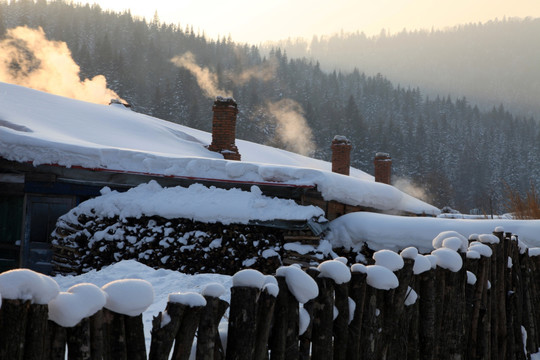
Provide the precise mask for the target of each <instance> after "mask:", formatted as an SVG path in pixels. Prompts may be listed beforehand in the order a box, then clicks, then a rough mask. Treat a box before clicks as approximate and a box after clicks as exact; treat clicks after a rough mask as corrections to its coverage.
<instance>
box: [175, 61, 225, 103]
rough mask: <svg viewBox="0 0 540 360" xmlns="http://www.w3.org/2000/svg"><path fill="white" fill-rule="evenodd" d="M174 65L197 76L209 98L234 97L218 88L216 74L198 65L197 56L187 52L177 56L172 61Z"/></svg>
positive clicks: (199, 83) (198, 82)
mask: <svg viewBox="0 0 540 360" xmlns="http://www.w3.org/2000/svg"><path fill="white" fill-rule="evenodd" d="M171 61H172V63H173V64H175V65H176V66H178V67H183V68H185V69H187V70H189V72H191V73H192V74H193V76H195V79H196V80H197V84H198V85H199V87H200V88H201V89H202V90H203V91H204V93H205V95H206V96H207V97H209V98H215V97H216V96H218V95H219V96H225V97H230V96H232V94H231V92H230V91H226V90H223V89H219V88H218V85H217V84H218V78H217V75H216V74H215V73H213V72H212V71H210V69H208V68H206V67H205V68H203V67H201V66H199V65H197V63H196V61H195V56H194V55H193V54H192V53H191V52H187V53H185V54H183V55H178V56H175V57H174V58H172V59H171Z"/></svg>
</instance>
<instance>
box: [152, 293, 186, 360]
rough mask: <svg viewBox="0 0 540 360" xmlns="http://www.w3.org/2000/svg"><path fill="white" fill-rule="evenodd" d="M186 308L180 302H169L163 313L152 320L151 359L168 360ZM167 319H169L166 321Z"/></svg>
mask: <svg viewBox="0 0 540 360" xmlns="http://www.w3.org/2000/svg"><path fill="white" fill-rule="evenodd" d="M184 310H185V308H184V307H183V306H182V305H181V304H178V303H175V302H168V303H167V306H166V308H165V311H164V312H163V313H161V312H160V313H159V314H158V316H154V319H153V320H152V340H151V342H150V354H149V360H168V359H169V354H170V352H171V349H172V346H173V342H174V338H175V337H176V334H177V333H178V329H179V327H180V322H181V321H182V317H183V316H184ZM165 319H167V321H164V320H165Z"/></svg>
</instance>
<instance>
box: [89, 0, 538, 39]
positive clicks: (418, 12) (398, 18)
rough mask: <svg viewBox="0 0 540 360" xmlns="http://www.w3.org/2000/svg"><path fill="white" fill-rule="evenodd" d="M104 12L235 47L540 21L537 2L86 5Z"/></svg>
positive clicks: (210, 0)
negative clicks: (225, 40)
mask: <svg viewBox="0 0 540 360" xmlns="http://www.w3.org/2000/svg"><path fill="white" fill-rule="evenodd" d="M83 2H88V3H98V4H99V5H100V6H101V7H102V8H103V9H111V10H115V11H122V10H125V9H130V10H131V13H132V15H136V16H144V17H146V18H147V19H151V18H152V17H153V15H154V12H155V11H156V10H157V12H158V15H159V18H160V20H161V21H163V22H166V23H174V24H178V23H180V25H181V26H182V27H184V26H186V25H193V27H194V29H195V30H197V29H198V30H200V31H201V32H202V31H203V30H204V32H205V33H206V35H207V36H208V37H211V38H216V37H217V36H218V35H219V36H221V37H224V36H225V37H226V36H228V35H229V34H230V35H231V36H232V39H233V40H234V41H237V42H249V43H254V44H259V43H262V42H265V41H269V40H280V39H286V38H289V37H291V38H297V37H305V38H307V39H311V38H312V37H313V35H331V34H334V33H337V32H340V31H341V30H343V31H345V32H355V31H357V30H358V31H363V32H364V33H366V34H367V35H376V34H379V33H380V31H381V29H386V30H387V31H390V32H391V33H395V32H399V31H401V30H403V28H406V29H407V30H414V29H431V28H432V27H434V28H436V29H444V28H446V27H451V26H454V25H459V24H465V23H470V22H486V21H489V20H493V19H495V18H498V19H499V20H500V19H502V18H503V17H505V16H506V17H508V18H509V17H527V16H530V17H540V0H328V1H321V0H265V1H259V0H226V1H223V0H219V1H218V0H153V1H149V0H144V1H140V0H90V1H83Z"/></svg>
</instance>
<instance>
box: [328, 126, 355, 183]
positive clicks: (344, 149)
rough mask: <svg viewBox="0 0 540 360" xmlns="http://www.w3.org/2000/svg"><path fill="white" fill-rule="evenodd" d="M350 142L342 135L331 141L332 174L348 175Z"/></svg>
mask: <svg viewBox="0 0 540 360" xmlns="http://www.w3.org/2000/svg"><path fill="white" fill-rule="evenodd" d="M351 147H352V146H351V142H350V141H349V139H347V138H346V137H345V136H343V135H336V136H334V139H333V140H332V146H331V149H332V172H335V173H338V174H342V175H349V173H350V164H351Z"/></svg>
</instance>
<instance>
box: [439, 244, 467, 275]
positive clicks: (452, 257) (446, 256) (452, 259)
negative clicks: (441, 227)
mask: <svg viewBox="0 0 540 360" xmlns="http://www.w3.org/2000/svg"><path fill="white" fill-rule="evenodd" d="M431 254H432V255H435V257H436V258H437V266H439V267H441V268H443V269H448V270H450V271H452V272H458V271H459V270H460V269H461V267H462V266H463V259H462V258H461V256H459V254H458V253H457V252H456V251H454V250H452V249H448V248H440V249H437V250H433V252H432V253H431Z"/></svg>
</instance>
